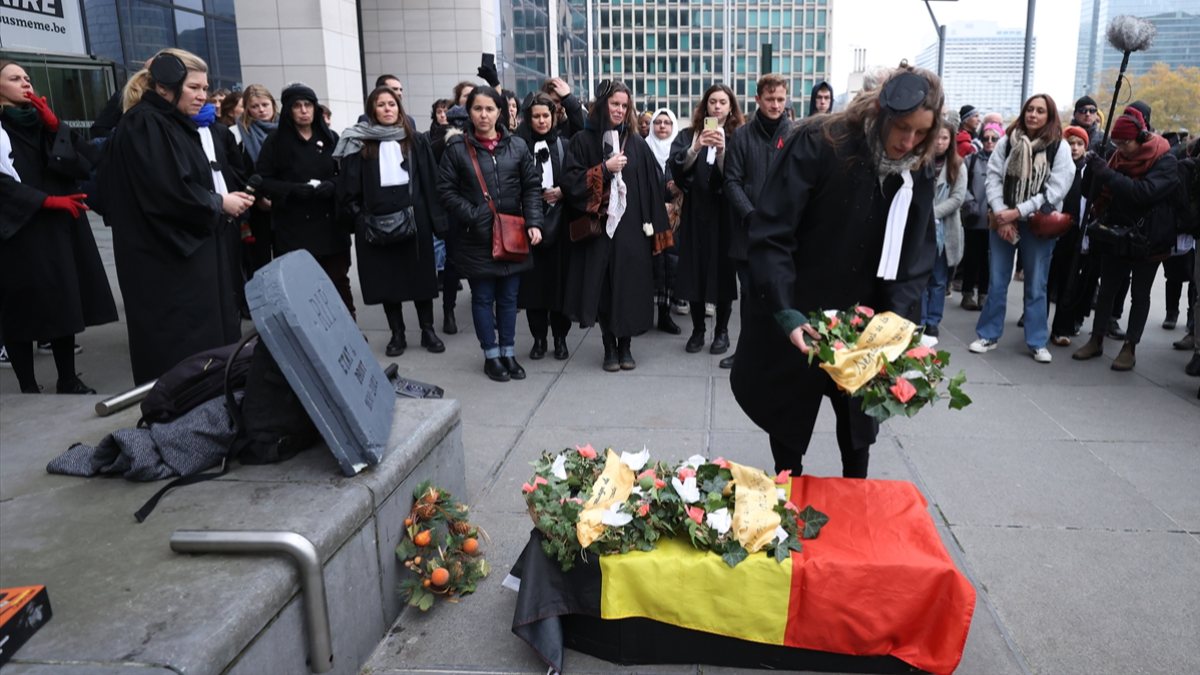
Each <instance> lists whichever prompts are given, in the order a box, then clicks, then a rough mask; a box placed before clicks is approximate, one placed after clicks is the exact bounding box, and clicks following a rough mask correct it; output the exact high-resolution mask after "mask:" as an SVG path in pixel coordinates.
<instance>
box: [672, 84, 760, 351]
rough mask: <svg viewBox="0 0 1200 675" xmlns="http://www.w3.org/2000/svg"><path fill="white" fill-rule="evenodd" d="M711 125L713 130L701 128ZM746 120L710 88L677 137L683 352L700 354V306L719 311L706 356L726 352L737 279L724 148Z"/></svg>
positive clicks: (727, 94) (729, 98)
mask: <svg viewBox="0 0 1200 675" xmlns="http://www.w3.org/2000/svg"><path fill="white" fill-rule="evenodd" d="M706 119H713V120H715V121H716V124H715V125H713V128H711V129H709V128H705V124H706ZM744 121H745V118H743V117H742V111H741V109H739V108H738V103H737V98H736V97H735V96H734V95H733V90H732V89H730V88H729V87H728V86H727V85H724V84H714V85H712V86H711V87H709V88H708V91H705V92H704V96H703V98H701V99H700V103H699V104H698V105H697V106H696V111H695V113H693V114H692V126H691V128H690V129H684V130H683V131H681V132H679V135H678V136H676V137H675V143H674V144H673V145H672V146H671V159H670V163H669V165H670V173H671V178H672V179H674V181H675V185H676V186H678V187H679V189H681V190H683V193H684V198H683V212H682V214H680V217H679V229H678V231H677V232H676V235H677V237H678V239H679V242H678V247H679V267H678V271H677V272H676V278H675V294H676V295H677V296H678V297H679V298H680V299H682V300H686V301H688V302H689V303H690V304H691V312H692V335H691V337H690V338H688V341H687V345H686V346H685V347H684V349H686V350H687V351H688V353H691V354H694V353H696V352H698V351H700V350H701V349H704V322H705V319H704V306H705V305H706V304H714V305H716V308H717V316H716V326H715V327H714V328H713V341H712V346H711V347H710V348H709V352H710V353H712V354H724V353H725V352H727V351H729V317H730V315H732V314H733V301H734V300H735V299H736V298H737V281H736V279H737V274H736V272H735V271H734V267H733V261H732V260H731V259H730V258H729V216H730V214H729V206H728V205H727V203H726V201H725V190H724V188H725V186H724V183H725V143H726V141H727V140H728V139H730V138H733V132H734V131H736V130H737V128H738V127H740V126H741V125H742V122H744Z"/></svg>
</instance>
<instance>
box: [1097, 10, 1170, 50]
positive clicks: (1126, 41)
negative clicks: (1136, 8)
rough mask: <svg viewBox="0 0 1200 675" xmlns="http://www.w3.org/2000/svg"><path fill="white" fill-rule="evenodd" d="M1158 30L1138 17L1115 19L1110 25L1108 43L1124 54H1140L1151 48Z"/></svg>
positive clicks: (1119, 17)
mask: <svg viewBox="0 0 1200 675" xmlns="http://www.w3.org/2000/svg"><path fill="white" fill-rule="evenodd" d="M1157 32H1158V28H1157V27H1155V25H1154V24H1152V23H1150V22H1149V21H1147V20H1145V19H1142V18H1139V17H1136V16H1126V15H1122V16H1118V17H1114V18H1113V20H1112V21H1111V22H1109V24H1108V43H1109V44H1111V45H1112V46H1114V47H1116V48H1117V49H1118V50H1120V51H1123V52H1138V51H1142V50H1145V49H1149V48H1150V44H1151V43H1152V42H1154V35H1155V34H1156V33H1157Z"/></svg>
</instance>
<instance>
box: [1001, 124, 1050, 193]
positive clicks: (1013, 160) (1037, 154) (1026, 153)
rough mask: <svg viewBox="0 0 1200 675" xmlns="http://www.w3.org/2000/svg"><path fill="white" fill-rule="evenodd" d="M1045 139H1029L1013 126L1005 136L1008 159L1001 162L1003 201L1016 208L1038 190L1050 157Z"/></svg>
mask: <svg viewBox="0 0 1200 675" xmlns="http://www.w3.org/2000/svg"><path fill="white" fill-rule="evenodd" d="M1046 145H1047V143H1046V139H1045V138H1039V139H1037V140H1033V141H1031V140H1030V139H1029V137H1028V136H1026V135H1025V132H1023V131H1021V130H1020V129H1013V131H1012V134H1010V135H1009V137H1008V160H1007V163H1006V164H1005V166H1004V204H1005V206H1008V207H1010V208H1016V207H1017V205H1018V204H1021V203H1022V202H1026V201H1028V200H1029V198H1030V197H1032V196H1033V195H1036V194H1037V193H1039V192H1041V191H1042V186H1043V185H1045V183H1046V179H1047V178H1049V177H1050V162H1051V161H1052V160H1051V158H1049V157H1047V156H1046V155H1047V153H1046Z"/></svg>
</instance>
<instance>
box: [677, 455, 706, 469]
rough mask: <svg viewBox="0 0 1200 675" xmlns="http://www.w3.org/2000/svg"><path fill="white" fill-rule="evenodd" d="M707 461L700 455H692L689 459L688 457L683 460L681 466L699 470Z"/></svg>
mask: <svg viewBox="0 0 1200 675" xmlns="http://www.w3.org/2000/svg"><path fill="white" fill-rule="evenodd" d="M707 461H708V460H707V459H704V457H702V456H700V455H692V456H691V457H688V458H687V459H685V460H683V465H684V466H690V467H692V468H693V469H699V468H700V465H701V464H704V463H705V462H707Z"/></svg>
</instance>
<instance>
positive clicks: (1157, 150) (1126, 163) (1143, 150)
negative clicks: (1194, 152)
mask: <svg viewBox="0 0 1200 675" xmlns="http://www.w3.org/2000/svg"><path fill="white" fill-rule="evenodd" d="M1170 151H1171V144H1170V143H1168V142H1167V139H1165V138H1163V137H1162V136H1159V135H1158V134H1151V135H1150V140H1148V141H1146V142H1145V143H1142V145H1141V147H1139V148H1138V150H1137V154H1135V155H1134V156H1133V157H1128V158H1127V157H1125V156H1124V155H1122V154H1121V153H1120V152H1114V153H1113V156H1112V158H1111V159H1109V160H1108V165H1109V166H1110V167H1112V169H1113V170H1114V171H1117V172H1119V173H1123V174H1125V175H1126V176H1129V177H1130V178H1141V177H1142V176H1145V175H1146V174H1147V173H1148V172H1149V171H1150V167H1152V166H1154V163H1155V162H1157V161H1158V158H1159V157H1162V156H1163V155H1165V154H1167V153H1168V152H1170Z"/></svg>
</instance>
